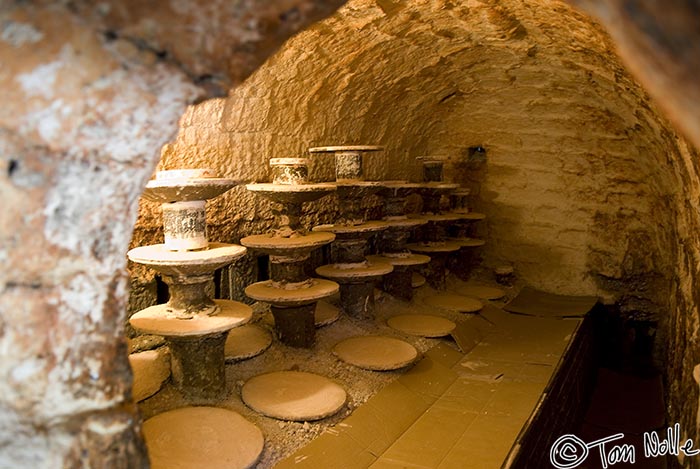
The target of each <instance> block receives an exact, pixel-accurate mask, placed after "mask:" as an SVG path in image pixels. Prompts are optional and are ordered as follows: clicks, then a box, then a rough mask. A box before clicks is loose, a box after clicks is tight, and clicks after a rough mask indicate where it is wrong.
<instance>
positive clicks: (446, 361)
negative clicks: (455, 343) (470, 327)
mask: <svg viewBox="0 0 700 469" xmlns="http://www.w3.org/2000/svg"><path fill="white" fill-rule="evenodd" d="M425 356H426V357H430V358H431V359H433V360H434V361H435V362H437V363H439V364H441V365H443V366H445V367H447V368H452V367H453V366H454V365H455V364H456V363H458V362H459V361H460V360H461V359H462V358H464V354H462V353H459V352H458V351H457V350H455V349H453V348H452V347H450V346H449V345H447V344H445V343H439V344H437V345H436V346H435V347H433V348H431V349H430V350H428V351H427V352H425Z"/></svg>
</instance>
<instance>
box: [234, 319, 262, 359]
mask: <svg viewBox="0 0 700 469" xmlns="http://www.w3.org/2000/svg"><path fill="white" fill-rule="evenodd" d="M271 344H272V335H271V334H270V333H269V332H268V331H267V330H265V329H263V328H262V327H260V326H256V325H255V324H246V325H245V326H241V327H237V328H235V329H231V331H229V333H228V337H227V338H226V347H225V349H224V350H225V352H224V353H225V354H226V361H238V360H245V359H247V358H253V357H255V356H257V355H260V354H261V353H263V352H264V351H265V350H267V348H268V347H269V346H270V345H271Z"/></svg>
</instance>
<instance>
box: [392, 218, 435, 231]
mask: <svg viewBox="0 0 700 469" xmlns="http://www.w3.org/2000/svg"><path fill="white" fill-rule="evenodd" d="M382 221H384V222H385V223H386V224H387V225H388V226H389V228H388V229H392V228H404V229H405V228H415V227H417V226H421V225H425V224H426V223H428V220H425V219H422V218H408V217H406V216H403V217H401V218H390V217H389V218H386V219H384V220H382Z"/></svg>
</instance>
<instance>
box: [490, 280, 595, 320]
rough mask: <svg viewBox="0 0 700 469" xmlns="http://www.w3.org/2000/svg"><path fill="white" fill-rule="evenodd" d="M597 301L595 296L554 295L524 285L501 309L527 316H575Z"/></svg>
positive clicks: (582, 313) (583, 312) (581, 315)
mask: <svg viewBox="0 0 700 469" xmlns="http://www.w3.org/2000/svg"><path fill="white" fill-rule="evenodd" d="M597 302H598V298H597V297H595V296H567V295H555V294H554V293H547V292H543V291H540V290H535V289H534V288H531V287H524V288H523V289H522V290H521V291H520V293H518V296H516V297H515V298H513V300H512V301H511V302H510V303H508V304H507V305H505V306H504V307H503V309H505V310H506V311H510V312H511V313H517V314H525V315H528V316H541V317H560V318H565V317H569V318H576V317H583V316H585V315H586V314H587V313H588V312H589V311H590V310H591V309H593V307H594V306H595V304H596V303H597Z"/></svg>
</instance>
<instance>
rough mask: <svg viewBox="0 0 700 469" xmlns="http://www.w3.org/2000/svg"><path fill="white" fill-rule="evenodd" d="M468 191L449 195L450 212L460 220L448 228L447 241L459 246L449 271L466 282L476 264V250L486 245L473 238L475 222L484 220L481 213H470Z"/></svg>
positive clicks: (484, 216)
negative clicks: (457, 215)
mask: <svg viewBox="0 0 700 469" xmlns="http://www.w3.org/2000/svg"><path fill="white" fill-rule="evenodd" d="M469 196H470V190H469V189H467V188H459V189H457V190H455V191H454V192H452V194H450V206H451V208H452V210H451V212H452V213H455V214H459V215H461V218H460V219H459V220H457V221H456V222H455V223H453V224H452V225H451V226H450V227H448V234H449V236H448V239H449V240H450V241H454V242H456V243H458V244H459V245H460V246H461V249H460V250H459V255H458V256H457V257H456V258H454V259H453V262H451V263H450V267H451V270H452V271H453V272H454V273H455V274H456V275H457V276H458V277H460V278H461V279H462V280H467V279H468V277H469V274H470V273H471V269H472V267H473V266H474V265H475V264H476V263H477V259H476V257H477V256H476V248H479V247H481V246H483V245H484V244H486V242H485V241H484V240H483V239H480V238H476V237H474V224H475V222H478V221H481V220H484V219H485V218H486V215H484V214H483V213H477V212H472V211H471V210H470V208H469Z"/></svg>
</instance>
